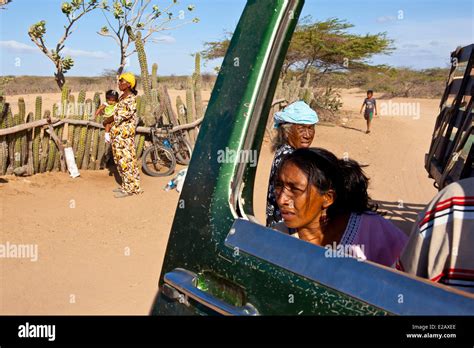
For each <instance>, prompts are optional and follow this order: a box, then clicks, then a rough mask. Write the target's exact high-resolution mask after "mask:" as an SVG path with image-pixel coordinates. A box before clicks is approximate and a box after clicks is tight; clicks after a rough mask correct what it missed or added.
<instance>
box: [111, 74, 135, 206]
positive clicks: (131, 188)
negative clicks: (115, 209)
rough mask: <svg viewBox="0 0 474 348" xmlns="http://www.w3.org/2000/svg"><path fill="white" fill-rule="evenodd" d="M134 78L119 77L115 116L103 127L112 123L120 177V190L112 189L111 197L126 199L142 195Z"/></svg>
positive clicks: (113, 148)
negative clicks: (138, 162)
mask: <svg viewBox="0 0 474 348" xmlns="http://www.w3.org/2000/svg"><path fill="white" fill-rule="evenodd" d="M135 84H136V80H135V76H134V75H133V74H131V73H124V74H122V75H120V77H119V82H118V87H119V89H120V91H121V92H122V95H121V96H120V99H119V102H118V103H117V106H116V107H115V113H114V115H113V120H111V119H112V117H110V118H109V119H106V120H105V121H104V124H106V123H110V122H113V125H112V128H111V129H110V139H111V142H112V152H113V155H114V160H115V163H116V164H117V169H118V172H119V174H120V177H121V178H122V185H121V187H119V188H117V189H115V190H114V192H115V198H123V197H129V196H132V195H134V194H139V193H142V192H143V191H142V189H141V187H140V171H139V169H138V165H137V158H136V150H135V128H136V124H137V113H136V111H137V101H136V94H137V91H136V89H135Z"/></svg>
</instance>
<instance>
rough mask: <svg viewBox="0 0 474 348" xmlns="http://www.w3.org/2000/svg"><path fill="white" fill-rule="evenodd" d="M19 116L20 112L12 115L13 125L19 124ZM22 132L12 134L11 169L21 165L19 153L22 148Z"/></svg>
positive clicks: (20, 154)
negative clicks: (12, 154)
mask: <svg viewBox="0 0 474 348" xmlns="http://www.w3.org/2000/svg"><path fill="white" fill-rule="evenodd" d="M21 123H22V122H21V117H20V114H15V116H14V117H13V124H14V125H15V126H18V125H19V124H21ZM21 133H23V132H18V133H15V134H14V136H15V142H14V160H13V169H15V168H19V167H21V166H22V161H21V159H22V158H21V157H22V153H21V150H22V137H23V136H22V134H21Z"/></svg>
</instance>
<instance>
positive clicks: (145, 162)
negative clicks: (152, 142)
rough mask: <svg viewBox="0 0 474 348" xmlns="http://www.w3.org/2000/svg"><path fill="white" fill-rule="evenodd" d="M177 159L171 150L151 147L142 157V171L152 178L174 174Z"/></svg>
mask: <svg viewBox="0 0 474 348" xmlns="http://www.w3.org/2000/svg"><path fill="white" fill-rule="evenodd" d="M175 167H176V158H175V157H174V155H173V152H171V150H168V149H166V148H164V147H161V146H151V147H149V148H148V149H146V150H145V152H144V153H143V157H142V169H143V171H144V172H145V173H146V174H148V175H150V176H155V177H158V176H168V175H170V174H172V173H173V172H174V169H175Z"/></svg>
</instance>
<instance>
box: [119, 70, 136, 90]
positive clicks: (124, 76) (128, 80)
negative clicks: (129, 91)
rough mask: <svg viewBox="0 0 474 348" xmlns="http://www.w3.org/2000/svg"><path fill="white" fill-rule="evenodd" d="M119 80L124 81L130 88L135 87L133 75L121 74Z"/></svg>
mask: <svg viewBox="0 0 474 348" xmlns="http://www.w3.org/2000/svg"><path fill="white" fill-rule="evenodd" d="M120 79H124V80H125V81H127V82H128V83H129V84H130V86H131V87H132V88H134V87H135V84H136V80H135V75H133V74H132V73H129V72H128V73H123V74H122V75H120V76H119V80H120Z"/></svg>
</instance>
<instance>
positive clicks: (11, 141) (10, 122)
mask: <svg viewBox="0 0 474 348" xmlns="http://www.w3.org/2000/svg"><path fill="white" fill-rule="evenodd" d="M6 113H7V117H6V126H7V128H10V127H13V126H14V124H15V120H14V117H13V114H12V110H11V107H10V106H8V108H7V110H6ZM7 143H8V166H7V171H6V174H12V173H13V163H14V161H15V135H14V134H9V135H7Z"/></svg>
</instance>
